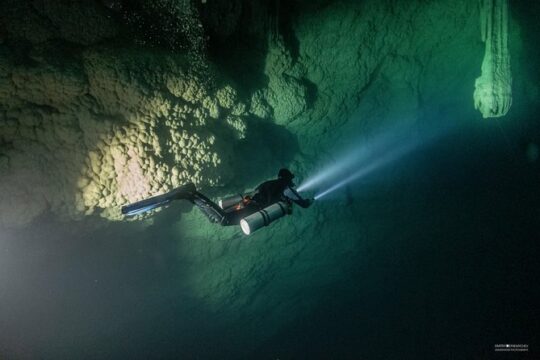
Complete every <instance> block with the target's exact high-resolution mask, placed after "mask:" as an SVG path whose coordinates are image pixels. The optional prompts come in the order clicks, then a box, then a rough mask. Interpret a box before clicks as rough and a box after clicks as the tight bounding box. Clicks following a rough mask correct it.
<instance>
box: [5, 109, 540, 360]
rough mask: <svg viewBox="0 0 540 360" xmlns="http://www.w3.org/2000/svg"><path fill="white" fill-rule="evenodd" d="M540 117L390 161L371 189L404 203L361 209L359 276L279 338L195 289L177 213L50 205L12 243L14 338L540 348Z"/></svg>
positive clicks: (44, 349) (67, 343) (219, 350)
mask: <svg viewBox="0 0 540 360" xmlns="http://www.w3.org/2000/svg"><path fill="white" fill-rule="evenodd" d="M499 121H500V120H499ZM538 129H539V127H538V125H537V123H536V121H535V119H534V118H531V119H528V120H525V121H524V120H522V121H521V122H519V123H517V122H512V119H510V120H508V121H504V122H503V121H500V127H499V126H498V125H496V124H495V121H491V120H490V121H489V122H477V123H471V125H469V129H468V131H465V132H458V133H454V134H450V135H448V136H447V137H444V138H443V139H441V141H439V142H437V143H436V144H434V145H433V146H431V147H429V148H427V149H425V150H423V151H422V152H420V153H417V154H415V155H414V156H410V157H409V158H408V159H407V160H406V161H403V162H402V163H401V165H396V167H394V168H393V169H392V170H393V171H395V172H397V173H399V174H400V176H399V180H393V179H391V178H390V179H389V178H388V176H387V175H388V174H387V173H385V171H382V172H381V173H379V174H377V175H376V176H375V177H374V179H372V182H373V183H376V184H377V186H369V189H370V193H369V194H366V193H363V191H362V190H361V188H358V189H355V190H354V191H353V193H352V201H355V202H358V201H363V199H377V198H378V197H379V198H382V197H388V196H389V195H388V194H394V195H390V196H395V202H393V201H390V203H391V204H392V205H390V206H389V205H388V203H389V202H388V201H381V202H380V204H381V205H380V206H378V205H377V201H368V202H367V204H369V206H366V208H365V209H362V210H359V213H358V214H357V216H361V217H362V218H364V219H367V220H368V221H367V222H368V223H371V224H373V225H372V227H370V228H369V229H368V230H367V236H368V239H369V240H372V241H363V242H362V243H360V244H359V246H358V247H357V248H356V250H355V251H356V252H357V253H356V254H354V253H352V254H350V256H351V258H355V257H357V258H358V259H359V260H358V261H356V262H352V264H351V265H350V266H349V268H348V276H347V277H344V278H336V279H335V281H334V282H333V283H332V284H331V285H328V286H327V287H324V288H321V289H318V290H317V294H318V297H319V299H316V301H315V302H316V303H317V304H318V305H317V306H316V308H315V310H313V311H311V312H310V313H309V314H308V315H307V316H302V317H300V318H297V319H295V320H294V321H293V322H292V323H289V324H286V325H284V327H282V328H281V329H280V330H279V331H278V332H277V333H275V334H273V335H271V336H270V337H269V338H267V339H266V340H264V341H263V343H250V342H249V340H250V334H246V333H242V321H247V322H249V319H242V320H241V321H239V322H237V323H228V322H227V320H226V319H225V318H224V317H223V314H220V313H215V312H209V311H207V310H205V309H204V307H203V306H200V304H198V303H197V301H196V300H194V299H192V298H191V296H190V293H189V291H188V290H187V289H185V288H184V286H183V280H184V279H185V277H186V274H185V269H186V267H185V266H184V265H183V264H182V263H180V262H178V261H177V260H176V259H177V257H176V252H177V247H176V244H177V242H178V241H181V239H179V238H178V236H175V235H174V233H173V232H172V230H170V228H168V227H167V222H169V221H170V220H171V219H170V218H169V217H170V216H172V215H170V214H169V215H165V216H163V217H161V218H158V219H157V220H156V224H155V225H154V226H153V227H150V228H149V229H146V230H144V231H142V232H141V231H138V229H134V228H133V225H131V226H130V225H115V226H110V227H109V228H107V229H105V230H99V231H97V232H89V231H87V230H86V229H84V228H83V229H77V228H72V227H68V225H64V227H63V228H62V227H61V226H62V225H61V224H58V223H55V222H54V221H53V220H52V219H42V220H43V221H42V222H41V223H40V224H38V225H36V226H35V227H34V228H33V229H27V230H26V231H22V232H18V233H16V234H15V233H13V234H7V241H6V242H4V244H3V248H2V263H1V277H2V283H3V284H5V288H4V289H2V292H1V296H2V297H1V301H2V310H3V314H4V315H5V316H3V317H2V322H1V323H0V333H2V346H3V348H2V349H0V350H2V352H3V353H5V354H7V355H8V356H7V357H8V358H51V359H52V358H54V359H58V358H73V357H74V356H75V355H76V357H77V358H201V359H203V358H268V359H274V358H280V359H287V358H335V359H341V358H358V357H360V356H361V357H363V358H368V359H387V358H400V359H418V358H492V357H493V354H494V353H493V345H494V344H498V343H525V344H529V346H530V347H531V352H530V353H529V355H531V354H534V353H536V350H535V346H536V344H538V343H539V339H538V334H539V332H538V331H537V330H538V322H539V320H540V314H539V308H538V304H539V303H540V298H539V296H538V285H537V283H538V280H537V279H538V276H539V275H540V272H539V266H538V256H539V255H540V254H539V248H540V247H539V245H538V240H539V234H540V233H539V226H538V224H540V191H539V184H540V177H539V166H540V163H539V162H538V161H536V162H531V161H529V160H528V159H527V157H526V145H527V144H528V143H530V142H533V141H537V140H538V137H537V134H540V132H538ZM368 185H369V182H368ZM377 189H380V190H377ZM389 189H390V191H389ZM377 191H379V192H380V193H377ZM386 200H388V199H386ZM383 204H384V205H383ZM360 209H361V208H360ZM175 216H176V214H175ZM69 226H71V225H69ZM328 226H332V224H331V219H329V223H328ZM79 231H80V232H82V233H83V235H78V233H79ZM338 240H339V239H338ZM293 315H294V314H291V316H293ZM259 325H260V326H261V327H262V328H264V327H265V324H264V323H261V324H259Z"/></svg>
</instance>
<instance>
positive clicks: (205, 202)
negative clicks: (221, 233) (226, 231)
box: [188, 191, 231, 225]
mask: <svg viewBox="0 0 540 360" xmlns="http://www.w3.org/2000/svg"><path fill="white" fill-rule="evenodd" d="M188 200H190V201H191V202H192V203H194V204H195V205H197V207H198V208H199V210H201V211H202V213H203V214H204V215H206V217H207V218H208V220H210V222H213V223H217V224H220V225H231V224H230V222H229V219H228V216H227V213H226V212H225V211H223V209H221V208H220V207H219V206H218V205H217V204H216V203H215V202H213V201H212V200H210V199H209V198H207V197H206V196H204V195H203V194H201V193H200V192H198V191H195V192H194V193H193V194H192V197H191V198H190V199H188Z"/></svg>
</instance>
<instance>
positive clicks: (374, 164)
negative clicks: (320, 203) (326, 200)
mask: <svg viewBox="0 0 540 360" xmlns="http://www.w3.org/2000/svg"><path fill="white" fill-rule="evenodd" d="M415 147H416V146H415V144H414V143H411V144H407V145H406V146H402V147H399V148H398V149H394V150H393V151H390V152H388V153H387V154H385V155H383V156H382V157H380V158H378V159H373V160H372V161H371V163H369V164H368V165H367V166H364V167H361V168H360V169H358V170H357V171H355V172H354V173H352V174H351V175H349V176H347V177H346V178H345V179H343V180H341V181H339V182H337V183H335V184H334V185H332V186H330V187H329V188H327V189H325V190H323V191H322V192H320V193H318V194H316V195H315V196H314V199H315V200H318V199H320V198H322V197H323V196H326V195H328V194H330V193H332V192H334V191H336V190H338V189H339V188H341V187H343V186H345V185H347V184H349V183H351V182H353V181H355V180H358V179H360V178H362V177H364V176H366V175H368V174H369V173H371V172H372V171H374V170H376V169H378V168H380V167H382V166H384V165H386V164H388V163H390V162H392V161H395V160H397V159H399V158H401V157H403V156H405V155H407V154H408V153H409V152H411V151H412V150H413V149H414V148H415Z"/></svg>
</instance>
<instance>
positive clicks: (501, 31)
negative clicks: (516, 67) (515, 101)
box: [474, 0, 512, 118]
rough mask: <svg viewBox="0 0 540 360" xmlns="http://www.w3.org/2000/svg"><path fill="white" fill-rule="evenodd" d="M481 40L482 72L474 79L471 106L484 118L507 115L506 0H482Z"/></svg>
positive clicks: (509, 88)
mask: <svg viewBox="0 0 540 360" xmlns="http://www.w3.org/2000/svg"><path fill="white" fill-rule="evenodd" d="M480 2H481V18H480V23H481V30H482V41H484V42H485V44H486V50H485V55H484V60H483V62H482V76H480V77H479V78H478V79H476V82H475V87H476V89H475V91H474V106H475V108H476V109H478V110H480V112H481V113H482V116H483V117H484V118H489V117H500V116H504V115H506V113H507V112H508V110H509V109H510V106H511V105H512V73H511V70H510V53H509V48H508V23H509V20H508V0H481V1H480Z"/></svg>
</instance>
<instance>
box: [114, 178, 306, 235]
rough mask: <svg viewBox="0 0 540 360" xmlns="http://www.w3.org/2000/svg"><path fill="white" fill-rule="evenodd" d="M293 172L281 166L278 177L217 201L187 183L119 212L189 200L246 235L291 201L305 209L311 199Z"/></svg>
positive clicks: (286, 208)
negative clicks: (304, 195) (304, 194)
mask: <svg viewBox="0 0 540 360" xmlns="http://www.w3.org/2000/svg"><path fill="white" fill-rule="evenodd" d="M293 179H294V174H293V173H291V172H290V171H289V170H288V169H280V170H279V172H278V177H277V179H274V180H269V181H266V182H264V183H262V184H260V185H259V186H258V187H257V188H256V189H255V190H254V191H253V192H250V193H248V194H246V195H234V196H230V197H227V198H225V199H222V200H220V201H219V203H218V204H216V203H215V202H213V201H212V200H210V199H209V198H207V197H206V196H205V195H203V194H201V193H200V192H198V191H197V189H196V187H195V184H193V183H188V184H186V185H184V186H180V187H179V188H176V189H174V190H172V191H170V192H168V193H166V194H162V195H158V196H155V197H152V198H149V199H146V200H142V201H139V202H136V203H134V204H130V205H126V206H123V207H122V214H124V215H128V216H130V215H137V214H141V213H143V212H146V211H149V210H152V209H155V208H157V207H161V206H164V205H166V204H168V203H170V202H171V201H173V200H181V199H184V200H188V201H190V202H191V203H193V204H195V205H196V206H197V207H198V208H199V209H200V210H201V211H202V213H203V214H204V215H206V217H207V218H208V219H209V220H210V221H211V222H213V223H218V224H220V225H223V226H230V225H240V226H241V228H242V230H243V231H244V233H245V234H246V235H249V234H251V233H252V232H253V231H255V230H257V229H259V228H261V227H263V226H267V225H269V224H270V223H271V222H272V221H274V220H276V219H279V218H281V217H283V216H285V215H288V214H291V213H292V205H293V203H295V204H297V205H299V206H300V207H302V208H308V207H309V206H310V205H311V204H312V203H313V201H314V200H313V199H304V198H302V197H301V196H300V194H298V192H297V191H296V190H295V189H294V186H295V184H294V182H293Z"/></svg>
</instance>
